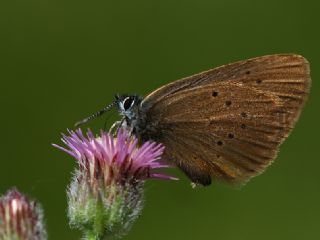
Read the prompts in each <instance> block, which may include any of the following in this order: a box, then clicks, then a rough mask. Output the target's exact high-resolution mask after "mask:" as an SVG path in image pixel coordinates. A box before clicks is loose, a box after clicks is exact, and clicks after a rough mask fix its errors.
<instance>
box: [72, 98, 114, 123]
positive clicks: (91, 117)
mask: <svg viewBox="0 0 320 240" xmlns="http://www.w3.org/2000/svg"><path fill="white" fill-rule="evenodd" d="M115 103H116V101H113V102H112V103H111V104H109V105H108V106H106V107H104V108H103V109H101V110H100V111H98V112H95V113H94V114H92V115H91V116H89V117H87V118H85V119H83V120H81V121H79V122H77V123H76V124H75V125H74V126H75V127H79V126H81V125H83V124H85V123H87V122H89V121H90V120H92V119H94V118H97V117H100V116H101V115H102V114H104V113H105V112H108V111H109V110H110V108H112V107H113V106H114V105H115Z"/></svg>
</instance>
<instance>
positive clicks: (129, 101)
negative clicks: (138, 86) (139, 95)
mask: <svg viewBox="0 0 320 240" xmlns="http://www.w3.org/2000/svg"><path fill="white" fill-rule="evenodd" d="M133 102H134V100H133V99H132V98H131V97H127V98H125V99H124V100H123V109H124V110H125V111H127V110H128V109H129V108H130V107H131V106H132V105H133Z"/></svg>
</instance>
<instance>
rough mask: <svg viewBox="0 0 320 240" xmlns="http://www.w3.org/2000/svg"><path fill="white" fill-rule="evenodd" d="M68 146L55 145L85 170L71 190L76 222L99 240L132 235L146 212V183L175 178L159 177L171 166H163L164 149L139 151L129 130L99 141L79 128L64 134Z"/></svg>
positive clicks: (151, 147) (154, 147)
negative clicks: (131, 231)
mask: <svg viewBox="0 0 320 240" xmlns="http://www.w3.org/2000/svg"><path fill="white" fill-rule="evenodd" d="M62 141H63V143H64V144H65V145H66V147H65V148H64V147H60V146H57V145H54V146H55V147H57V148H59V149H61V150H63V151H65V152H67V153H68V154H70V155H71V156H73V157H74V158H75V159H77V162H78V165H79V168H78V169H77V171H76V173H75V175H74V178H73V181H72V183H71V185H70V187H69V190H68V197H69V218H70V223H71V224H72V225H73V226H76V227H78V228H82V229H84V230H85V231H86V233H87V234H91V235H94V236H95V237H100V238H102V237H103V236H107V235H109V236H110V235H112V236H116V235H123V234H124V233H126V232H127V230H128V229H129V228H130V226H131V225H132V222H133V221H134V220H135V219H136V218H137V217H138V216H139V214H140V212H141V209H142V206H143V184H144V181H145V180H146V179H148V178H156V179H175V178H173V177H170V176H167V175H164V174H160V173H155V172H154V170H155V169H158V168H164V167H167V165H164V164H162V163H160V162H159V159H160V157H161V154H162V153H163V151H164V147H163V146H162V145H161V144H157V143H155V142H146V143H144V144H142V146H140V147H139V146H138V140H137V139H136V138H134V137H129V136H128V135H127V134H126V132H125V131H123V130H119V131H118V133H117V136H116V138H114V137H113V136H111V135H110V134H109V133H106V132H104V131H101V133H100V136H98V137H95V136H94V135H93V134H92V132H91V131H90V130H88V132H87V134H86V136H85V135H84V134H83V133H82V131H81V130H80V129H78V130H76V131H69V135H68V136H67V135H63V137H62ZM98 239H99V238H98Z"/></svg>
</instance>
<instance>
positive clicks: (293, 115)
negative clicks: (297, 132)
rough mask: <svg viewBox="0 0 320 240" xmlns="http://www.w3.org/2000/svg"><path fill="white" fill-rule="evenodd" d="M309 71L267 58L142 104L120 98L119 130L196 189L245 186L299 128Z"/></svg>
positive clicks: (183, 84) (203, 76)
mask: <svg viewBox="0 0 320 240" xmlns="http://www.w3.org/2000/svg"><path fill="white" fill-rule="evenodd" d="M310 82H311V80H310V72H309V63H308V61H307V60H306V59H305V58H303V57H302V56H299V55H295V54H279V55H269V56H263V57H258V58H253V59H249V60H244V61H240V62H236V63H232V64H228V65H224V66H221V67H218V68H214V69H211V70H208V71H205V72H202V73H199V74H196V75H192V76H190V77H187V78H183V79H180V80H177V81H175V82H172V83H170V84H167V85H165V86H163V87H160V88H159V89H157V90H155V91H154V92H152V93H150V94H149V95H148V96H146V97H145V98H142V97H140V96H137V95H122V96H119V95H117V96H116V97H115V100H114V102H113V103H112V104H110V105H109V106H107V107H105V108H104V109H102V110H101V111H99V112H97V113H95V114H94V115H92V116H90V117H89V118H86V119H84V120H82V121H81V122H79V123H77V124H76V125H80V124H83V123H85V122H87V121H88V120H90V119H92V118H94V117H97V116H99V115H101V114H103V113H104V112H106V111H107V110H109V109H110V108H111V107H112V106H117V109H118V111H119V113H120V115H121V116H123V118H122V121H121V122H120V126H121V127H124V128H126V129H128V131H130V132H131V133H132V134H133V135H135V136H137V137H138V138H139V139H140V140H141V141H142V142H144V141H146V140H150V139H151V140H154V141H156V142H161V143H162V144H164V146H165V153H164V156H163V158H164V159H165V160H166V161H168V162H169V163H174V164H175V165H176V166H178V167H179V168H180V169H181V170H182V171H183V172H184V173H185V174H186V175H187V176H188V177H189V178H190V179H191V181H192V182H194V183H198V184H202V185H209V184H210V183H211V178H214V179H217V180H222V181H226V182H230V183H244V182H246V181H248V180H249V179H250V178H251V177H253V176H256V175H258V174H260V173H261V172H262V171H263V170H264V169H265V168H266V167H267V166H268V165H270V163H271V162H272V160H273V159H274V158H275V157H276V155H277V152H278V148H279V146H280V144H281V143H282V142H283V140H284V139H285V138H286V137H287V136H288V134H289V133H290V131H291V129H292V128H293V127H294V124H295V122H296V121H297V119H298V117H299V115H300V112H301V109H302V107H303V105H304V102H305V101H306V98H307V95H308V92H309V87H310Z"/></svg>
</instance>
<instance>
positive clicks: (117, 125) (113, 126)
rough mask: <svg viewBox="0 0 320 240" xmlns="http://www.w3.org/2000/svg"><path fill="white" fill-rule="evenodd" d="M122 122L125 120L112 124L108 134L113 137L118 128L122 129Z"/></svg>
mask: <svg viewBox="0 0 320 240" xmlns="http://www.w3.org/2000/svg"><path fill="white" fill-rule="evenodd" d="M124 120H125V118H122V119H121V121H116V122H114V123H113V124H112V126H111V127H110V129H109V132H110V133H112V134H113V135H115V134H116V133H117V132H118V130H119V128H120V127H122V125H123V123H124Z"/></svg>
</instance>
